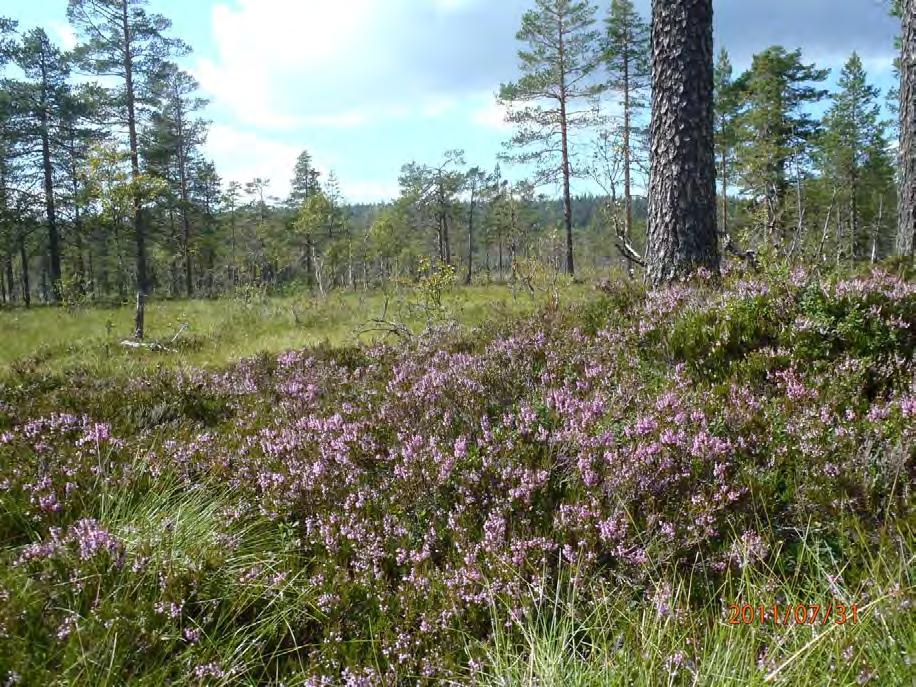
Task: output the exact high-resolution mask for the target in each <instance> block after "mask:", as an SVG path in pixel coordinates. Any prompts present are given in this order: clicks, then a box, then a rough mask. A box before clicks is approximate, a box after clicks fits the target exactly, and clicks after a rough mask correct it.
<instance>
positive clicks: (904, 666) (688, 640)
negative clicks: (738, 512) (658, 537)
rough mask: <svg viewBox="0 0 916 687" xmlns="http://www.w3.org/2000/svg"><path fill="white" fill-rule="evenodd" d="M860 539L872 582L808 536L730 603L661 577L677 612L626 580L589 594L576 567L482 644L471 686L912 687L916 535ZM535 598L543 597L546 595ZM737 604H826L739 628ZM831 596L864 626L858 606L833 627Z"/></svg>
mask: <svg viewBox="0 0 916 687" xmlns="http://www.w3.org/2000/svg"><path fill="white" fill-rule="evenodd" d="M857 536H858V537H859V538H860V541H859V542H858V543H859V545H860V548H861V550H862V557H863V560H862V561H861V562H862V563H863V564H864V567H865V569H866V570H867V576H866V579H863V580H862V581H860V582H858V583H855V584H846V583H845V582H844V581H843V577H844V572H845V571H846V568H847V564H846V563H845V562H843V561H837V560H835V559H833V558H832V557H831V555H830V554H829V551H826V550H825V549H824V547H823V546H821V545H818V544H817V543H816V542H817V538H816V537H815V536H814V535H813V534H811V533H808V534H806V535H805V536H804V537H803V539H802V542H801V545H800V550H799V551H798V552H797V554H796V556H793V557H792V559H793V560H791V562H790V561H789V558H790V557H788V556H780V557H777V558H776V559H775V560H774V561H773V563H772V564H771V566H770V567H764V568H762V569H753V570H752V569H750V568H748V569H746V570H745V571H744V572H741V573H738V574H736V575H734V576H729V577H728V578H727V579H726V581H725V582H724V584H723V585H722V586H721V588H719V589H717V590H715V591H716V593H715V594H714V595H713V596H712V598H714V599H718V600H720V602H721V603H722V606H719V603H715V602H709V601H706V602H703V603H701V604H699V605H698V604H697V603H696V601H695V599H696V598H697V597H699V598H707V599H708V598H709V595H704V594H699V595H698V594H697V593H696V592H697V590H696V589H695V588H694V587H695V586H697V584H698V583H697V581H696V580H691V579H674V580H657V581H656V583H655V584H656V589H658V588H661V589H664V590H665V592H664V598H665V601H666V605H667V607H668V608H670V612H667V609H666V612H663V613H660V612H659V607H658V605H657V604H656V603H655V602H654V601H653V597H654V596H655V594H656V593H657V592H654V591H653V590H652V589H647V590H644V591H640V590H634V591H635V594H634V593H628V592H627V585H626V583H624V584H617V585H615V586H613V587H610V588H604V589H599V590H590V599H589V600H588V601H585V600H583V599H582V598H580V597H579V592H578V591H577V590H576V588H575V585H570V584H569V583H568V578H569V574H567V575H566V578H567V581H566V582H565V583H563V584H561V585H554V586H552V587H550V586H548V588H547V589H548V591H547V593H546V594H544V596H543V597H542V598H541V602H540V603H539V604H538V607H539V612H538V613H537V615H536V616H535V617H531V618H527V619H524V620H519V621H518V622H516V623H515V624H514V625H513V626H511V627H509V628H506V627H505V626H504V625H501V624H499V623H498V622H494V623H493V634H492V639H491V640H490V641H489V642H487V643H486V644H484V645H482V646H478V647H477V648H478V649H479V650H481V652H482V656H483V659H482V661H481V665H480V667H479V668H478V669H477V670H476V671H475V672H474V673H473V677H472V680H471V681H472V682H473V683H474V684H477V685H482V686H483V687H534V686H535V685H537V686H538V687H616V686H618V685H619V686H620V687H623V686H627V687H643V686H644V687H657V686H663V685H668V686H671V687H673V686H674V685H690V686H691V687H693V686H696V687H702V686H708V687H725V686H727V685H735V686H736V687H737V686H738V685H741V686H742V687H744V686H747V685H752V686H759V687H765V686H767V685H784V686H785V687H790V686H791V687H806V686H814V685H818V686H821V685H838V686H839V685H843V686H845V685H865V684H869V685H886V686H889V687H890V686H899V687H911V686H912V685H914V684H916V613H913V612H912V603H913V593H914V590H916V587H914V585H916V551H914V550H913V549H912V542H913V536H912V533H911V532H910V533H898V535H897V536H894V537H883V538H879V537H876V536H874V535H873V536H871V537H869V536H866V535H865V534H864V533H862V532H859V533H858V535H857ZM786 564H788V565H787V567H786V568H784V569H777V568H779V567H782V566H783V565H786ZM792 569H794V572H793V571H792ZM800 571H804V573H802V572H800ZM568 572H572V571H568ZM579 584H582V583H581V582H580V583H579ZM585 584H587V581H586V582H585ZM583 586H584V585H583ZM532 594H533V595H535V598H538V596H537V595H538V592H537V591H534V590H533V591H532ZM726 601H728V603H735V604H739V605H743V604H745V603H748V604H750V605H752V606H757V605H759V604H764V605H769V606H771V607H772V605H773V604H775V603H778V604H780V608H782V609H784V608H786V606H787V604H791V605H793V606H794V605H796V604H805V605H813V604H822V608H821V610H820V611H819V614H818V618H819V619H820V621H821V622H818V623H813V624H801V625H796V624H794V623H789V624H787V625H783V624H778V625H777V624H774V623H773V622H772V621H769V622H764V623H762V624H761V623H760V622H758V621H759V618H758V619H756V620H755V621H754V622H752V623H749V624H731V623H730V622H729V619H730V618H731V616H732V612H731V611H730V610H729V609H728V608H726V607H725V604H726ZM492 603H493V613H492V615H493V617H494V619H495V618H502V617H505V616H506V615H507V613H506V611H507V610H509V609H504V610H503V612H499V606H498V604H499V602H498V601H496V600H494V601H493V602H492ZM831 603H833V604H836V603H840V604H844V605H852V604H857V614H856V620H857V622H855V623H854V622H852V615H851V613H849V612H847V613H848V614H849V617H848V620H849V622H846V623H845V624H837V623H835V622H829V621H828V622H827V623H826V624H823V622H822V621H823V617H824V613H825V612H826V611H825V610H824V609H825V608H826V605H827V604H831ZM809 612H811V613H812V617H813V611H809ZM757 613H758V614H759V611H757ZM833 617H834V618H836V617H837V616H836V615H835V612H834V615H833Z"/></svg>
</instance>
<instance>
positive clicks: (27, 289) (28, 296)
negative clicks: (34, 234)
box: [19, 234, 32, 308]
mask: <svg viewBox="0 0 916 687" xmlns="http://www.w3.org/2000/svg"><path fill="white" fill-rule="evenodd" d="M19 262H20V264H21V266H22V302H23V303H24V304H25V307H27V308H28V307H29V306H31V305H32V287H31V285H30V284H29V256H28V253H27V252H26V250H25V236H24V235H22V234H20V235H19Z"/></svg>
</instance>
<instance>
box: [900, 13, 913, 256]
mask: <svg viewBox="0 0 916 687" xmlns="http://www.w3.org/2000/svg"><path fill="white" fill-rule="evenodd" d="M901 4H902V6H903V7H902V9H903V34H902V36H903V39H902V50H901V53H900V193H899V201H898V202H899V207H898V210H897V218H898V220H897V221H898V225H897V252H898V253H900V254H901V255H906V256H909V257H911V258H912V257H913V254H914V246H916V0H903V2H902V3H901Z"/></svg>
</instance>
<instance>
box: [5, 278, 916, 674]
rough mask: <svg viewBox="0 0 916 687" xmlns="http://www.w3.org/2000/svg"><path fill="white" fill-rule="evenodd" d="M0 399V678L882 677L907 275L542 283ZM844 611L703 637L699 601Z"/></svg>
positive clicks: (907, 399)
mask: <svg viewBox="0 0 916 687" xmlns="http://www.w3.org/2000/svg"><path fill="white" fill-rule="evenodd" d="M446 314H447V313H444V312H443V313H440V315H442V316H441V317H439V318H438V319H436V321H435V322H430V326H429V327H428V328H427V329H426V330H425V331H424V332H423V334H424V335H423V336H403V337H401V339H402V340H400V341H398V342H394V341H393V340H390V341H389V342H388V343H384V342H379V341H375V342H369V343H363V344H354V345H339V346H331V345H327V344H326V345H322V346H317V347H313V348H307V349H301V350H292V351H288V352H284V353H281V354H279V355H278V354H273V353H272V354H263V355H260V356H257V357H254V358H249V359H245V360H241V361H239V362H236V363H232V364H229V365H224V366H221V367H218V368H217V367H208V368H203V367H188V366H182V367H177V368H176V367H171V366H169V365H160V366H158V367H153V366H148V367H147V368H145V369H143V370H142V371H139V372H138V373H137V374H136V375H133V376H131V377H128V378H125V377H124V376H123V375H117V376H110V377H106V376H104V375H98V374H92V373H91V372H88V371H85V370H84V371H80V369H79V368H73V369H69V370H67V371H66V373H62V372H60V371H59V370H55V369H51V370H43V369H42V368H41V366H40V365H35V366H20V367H19V368H17V369H14V370H11V371H9V372H8V373H7V374H6V375H5V377H4V381H3V383H2V386H0V546H2V549H0V551H2V553H0V557H2V567H0V599H2V600H3V604H2V605H0V680H7V682H9V683H10V684H14V683H16V680H19V681H20V682H19V683H20V684H36V685H43V684H72V683H77V682H82V683H86V684H93V685H95V684H98V685H103V684H111V685H119V684H148V685H154V684H187V685H202V684H276V685H280V684H283V685H337V684H345V685H351V686H356V685H376V684H379V685H400V684H405V685H406V684H441V683H477V684H488V685H489V684H492V685H534V684H544V685H561V684H576V685H591V684H594V685H598V684H621V685H623V684H645V685H656V684H658V685H681V684H683V685H693V684H708V685H718V684H727V683H726V682H725V679H726V677H723V676H728V677H727V679H734V680H735V681H736V684H773V683H775V684H793V685H795V684H825V683H827V682H828V681H830V680H832V681H833V683H834V684H850V683H856V682H859V683H861V684H866V683H869V682H871V683H872V684H889V685H892V684H905V680H907V679H908V676H909V677H911V676H912V674H913V661H914V660H916V622H914V620H913V613H912V604H913V602H914V574H916V568H914V555H916V552H914V549H916V547H914V536H913V528H914V526H916V521H914V517H913V516H914V512H913V503H914V501H913V486H914V478H916V471H914V457H916V456H914V445H916V443H914V438H916V377H914V366H913V353H914V345H916V284H914V282H913V281H912V280H908V279H905V278H902V277H900V276H897V275H895V274H893V273H891V272H889V271H884V270H881V269H875V270H873V271H869V272H862V273H859V274H853V275H836V276H831V275H827V276H823V275H817V274H815V273H813V272H809V271H806V270H802V269H794V270H788V269H785V270H779V269H768V270H767V271H766V273H765V274H756V273H750V272H749V273H743V272H735V273H732V274H730V275H728V276H726V277H725V279H724V281H723V282H722V283H719V282H718V281H714V280H712V279H710V278H706V277H704V276H703V275H700V276H699V277H697V278H696V279H694V280H693V281H691V282H689V283H678V284H675V285H672V286H670V287H667V288H664V289H660V290H656V291H646V290H645V289H644V288H643V287H641V286H639V285H637V284H634V283H632V282H608V283H604V284H600V285H598V286H596V287H595V288H594V289H593V291H592V292H591V293H590V294H589V295H588V297H587V298H581V297H576V298H572V297H569V296H567V295H566V293H565V292H564V291H563V290H562V289H557V290H553V291H551V292H550V293H548V294H547V296H546V298H545V299H544V302H543V304H542V305H541V307H540V308H539V309H538V310H537V312H535V313H534V314H511V315H510V314H508V313H504V314H503V315H502V316H500V317H493V318H491V319H489V320H486V321H483V322H482V323H481V324H479V325H477V326H468V325H460V324H459V323H457V322H454V321H452V320H453V319H454V318H451V317H447V316H446ZM831 601H834V602H839V603H844V604H848V605H852V604H857V605H858V607H859V609H860V618H859V623H858V624H856V625H852V624H849V625H844V626H837V625H833V624H828V625H815V626H798V627H780V626H776V625H774V624H769V625H766V624H764V625H749V626H731V625H729V624H728V623H727V620H728V615H729V614H728V605H729V604H732V603H743V602H748V603H751V604H753V605H755V606H756V605H758V604H765V605H770V606H772V605H773V604H787V603H796V602H797V603H805V604H815V603H819V604H826V603H828V602H831Z"/></svg>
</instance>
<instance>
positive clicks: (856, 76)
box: [818, 53, 892, 260]
mask: <svg viewBox="0 0 916 687" xmlns="http://www.w3.org/2000/svg"><path fill="white" fill-rule="evenodd" d="M838 85H839V91H838V92H837V93H835V94H834V95H833V96H832V97H831V100H832V104H831V106H830V109H829V110H828V111H827V114H826V116H825V117H824V132H823V135H822V136H821V138H820V150H819V154H818V159H819V163H820V167H821V169H822V172H823V174H824V175H825V177H827V178H828V179H830V181H831V183H832V185H833V187H834V188H836V189H837V199H838V201H839V202H840V205H841V207H842V208H843V210H844V211H842V212H841V213H840V217H841V218H842V221H843V223H844V224H845V226H846V227H847V232H846V237H845V239H844V241H843V244H842V245H840V246H837V249H838V251H841V254H843V255H846V256H848V257H849V258H850V259H852V260H857V259H860V258H862V257H863V256H864V255H865V253H866V251H867V250H868V245H869V242H870V241H873V239H874V232H873V231H872V229H871V228H870V227H869V225H873V223H874V222H875V221H877V219H876V217H875V216H874V215H875V214H876V212H877V211H876V209H875V208H874V207H871V206H873V205H875V202H874V199H875V198H876V197H877V198H883V202H882V201H879V202H882V203H888V204H889V201H890V198H891V193H892V189H890V188H889V186H888V181H889V179H888V174H887V172H888V170H889V169H892V164H891V163H890V161H889V159H888V152H887V151H888V144H887V139H886V135H885V127H884V123H883V122H882V121H881V103H880V95H881V94H880V91H879V90H878V89H877V88H875V87H874V86H871V85H869V84H868V80H867V77H866V74H865V70H864V68H863V66H862V60H861V59H860V58H859V56H858V55H857V54H855V53H853V54H852V56H851V57H850V58H849V61H848V62H847V63H846V65H845V67H844V68H843V71H842V73H841V74H840V78H839V81H838ZM888 214H890V213H888ZM866 228H868V230H867V231H866Z"/></svg>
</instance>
